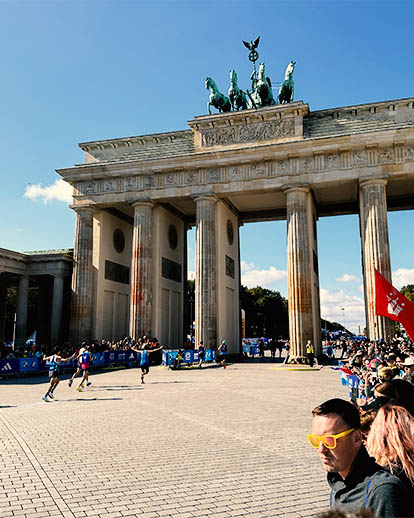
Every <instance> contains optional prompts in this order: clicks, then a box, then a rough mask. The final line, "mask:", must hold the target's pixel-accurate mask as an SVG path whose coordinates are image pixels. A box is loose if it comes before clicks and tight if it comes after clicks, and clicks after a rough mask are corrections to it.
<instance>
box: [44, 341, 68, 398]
mask: <svg viewBox="0 0 414 518" xmlns="http://www.w3.org/2000/svg"><path fill="white" fill-rule="evenodd" d="M74 357H75V355H74V354H73V355H72V356H71V357H70V358H62V356H61V352H60V351H59V350H58V351H57V353H56V354H52V355H51V356H43V361H45V362H47V361H48V362H49V380H50V385H49V388H48V390H47V392H46V394H45V395H44V396H43V398H42V399H43V401H46V403H50V400H51V399H54V396H53V392H54V391H55V388H56V387H57V386H58V384H59V363H61V362H70V360H72V358H74Z"/></svg>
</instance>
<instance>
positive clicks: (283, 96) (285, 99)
mask: <svg viewBox="0 0 414 518" xmlns="http://www.w3.org/2000/svg"><path fill="white" fill-rule="evenodd" d="M295 65H296V61H291V62H290V63H289V65H288V66H287V68H286V72H285V80H284V81H283V83H282V84H281V85H280V88H279V102H280V104H287V103H290V102H292V101H293V95H294V93H295V83H294V81H293V77H292V76H293V72H294V71H295Z"/></svg>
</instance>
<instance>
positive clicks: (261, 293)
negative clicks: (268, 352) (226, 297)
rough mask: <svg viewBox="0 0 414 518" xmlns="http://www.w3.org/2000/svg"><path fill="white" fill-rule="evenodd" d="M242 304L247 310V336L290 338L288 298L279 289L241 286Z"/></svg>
mask: <svg viewBox="0 0 414 518" xmlns="http://www.w3.org/2000/svg"><path fill="white" fill-rule="evenodd" d="M240 306H241V308H242V309H244V311H245V312H246V336H247V337H255V336H266V337H269V338H279V336H282V337H283V338H288V335H289V318H288V305H287V300H286V299H285V298H284V297H282V295H281V294H280V293H279V292H278V291H272V290H268V289H266V288H262V287H260V286H256V287H255V288H247V287H246V286H241V289H240Z"/></svg>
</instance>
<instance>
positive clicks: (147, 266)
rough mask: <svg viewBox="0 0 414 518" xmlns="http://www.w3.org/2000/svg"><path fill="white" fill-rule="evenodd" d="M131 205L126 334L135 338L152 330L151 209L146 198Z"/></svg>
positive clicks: (148, 333) (151, 206)
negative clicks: (130, 258)
mask: <svg viewBox="0 0 414 518" xmlns="http://www.w3.org/2000/svg"><path fill="white" fill-rule="evenodd" d="M133 206H134V231H133V237H132V262H131V296H130V321H129V334H130V335H131V337H132V338H133V339H135V340H137V339H138V338H140V337H141V336H143V335H150V334H151V329H152V277H153V276H152V219H153V218H152V211H153V204H152V203H151V202H149V201H138V202H136V203H134V204H133Z"/></svg>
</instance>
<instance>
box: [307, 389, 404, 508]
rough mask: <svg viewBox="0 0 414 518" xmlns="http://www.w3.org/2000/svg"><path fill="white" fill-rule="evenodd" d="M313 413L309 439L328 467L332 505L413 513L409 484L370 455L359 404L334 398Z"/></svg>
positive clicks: (334, 506)
mask: <svg viewBox="0 0 414 518" xmlns="http://www.w3.org/2000/svg"><path fill="white" fill-rule="evenodd" d="M312 415H313V419H312V433H311V434H309V435H308V440H309V442H310V444H311V445H312V446H313V447H314V448H317V450H318V454H319V458H320V460H321V462H322V464H323V466H324V468H325V470H326V471H327V479H328V484H329V485H330V487H331V496H330V502H331V508H338V509H341V510H344V511H356V510H358V509H362V508H365V509H370V510H371V511H372V512H373V513H374V515H375V518H397V517H409V516H412V501H411V499H410V493H409V491H408V489H407V488H406V486H405V485H404V484H403V483H402V482H401V481H400V480H399V479H398V477H396V476H395V475H393V474H391V473H390V472H389V471H387V470H386V469H384V468H382V467H381V466H379V465H378V464H377V463H376V462H375V459H374V458H372V457H370V456H369V455H368V453H367V451H366V449H365V447H364V445H363V442H362V433H361V429H360V418H359V412H358V410H357V408H356V407H355V406H354V405H352V404H351V403H349V402H348V401H345V400H343V399H339V398H334V399H330V400H328V401H325V403H322V404H321V405H319V406H317V407H316V408H315V409H314V410H313V411H312Z"/></svg>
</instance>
